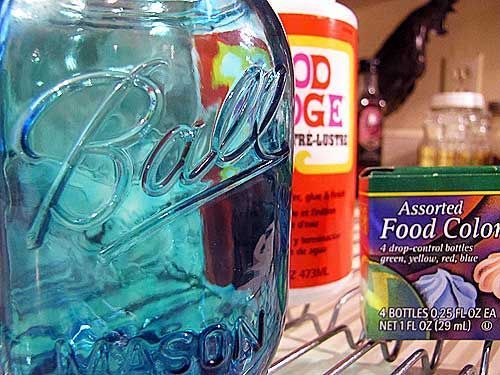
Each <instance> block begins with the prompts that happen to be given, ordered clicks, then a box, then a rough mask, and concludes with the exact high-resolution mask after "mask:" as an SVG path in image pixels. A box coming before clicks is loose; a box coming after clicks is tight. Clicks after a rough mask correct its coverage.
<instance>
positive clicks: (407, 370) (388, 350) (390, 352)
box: [268, 220, 500, 375]
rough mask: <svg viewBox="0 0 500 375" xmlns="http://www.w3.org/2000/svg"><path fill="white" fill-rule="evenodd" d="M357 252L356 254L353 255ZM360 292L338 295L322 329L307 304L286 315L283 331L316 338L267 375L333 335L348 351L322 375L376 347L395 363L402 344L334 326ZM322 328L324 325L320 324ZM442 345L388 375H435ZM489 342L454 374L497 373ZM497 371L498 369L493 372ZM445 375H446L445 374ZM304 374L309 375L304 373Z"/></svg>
mask: <svg viewBox="0 0 500 375" xmlns="http://www.w3.org/2000/svg"><path fill="white" fill-rule="evenodd" d="M354 239H355V240H354V246H355V255H359V226H358V223H357V220H356V223H355V230H354ZM356 253H358V254H356ZM353 272H354V273H355V274H357V273H359V267H357V268H355V270H354V271H353ZM359 298H360V290H359V288H358V287H355V288H352V289H350V290H348V291H347V292H345V294H344V295H342V296H341V297H340V298H339V299H338V301H337V302H336V304H335V305H333V308H332V310H331V312H330V315H329V322H328V324H327V326H326V328H325V329H323V328H322V326H321V322H320V319H319V316H318V315H317V314H316V313H314V312H312V309H311V305H305V306H303V307H302V308H301V310H300V312H299V314H298V315H296V316H292V313H291V312H289V313H288V316H287V323H286V326H285V332H286V331H289V330H292V329H293V328H297V327H300V326H304V325H307V324H312V326H313V329H314V333H315V335H316V337H314V338H313V339H312V340H310V341H308V342H306V343H304V344H303V345H301V346H299V347H297V348H295V349H293V350H291V351H289V352H288V353H287V354H285V355H283V356H282V357H281V358H278V359H276V360H275V362H274V363H273V364H272V365H271V368H270V369H269V372H268V374H269V375H274V374H276V373H278V372H279V373H280V374H287V373H288V371H287V369H288V367H287V366H290V365H291V364H292V363H294V362H295V361H297V360H298V359H300V358H301V357H303V356H305V355H306V354H308V353H311V352H312V351H313V350H314V349H316V348H318V347H319V346H320V345H322V344H325V343H328V341H329V340H331V339H333V338H334V337H336V336H345V341H346V343H347V345H348V347H349V348H350V353H349V354H348V355H347V356H345V357H343V358H341V359H340V360H339V361H338V362H337V363H335V364H334V365H333V366H331V367H330V368H329V369H328V370H326V371H325V372H323V373H322V375H339V374H344V372H345V371H346V370H348V369H352V368H353V367H354V365H355V364H356V363H358V362H359V361H360V359H362V358H363V357H364V356H365V355H366V354H367V353H368V352H371V351H372V350H374V349H376V348H379V349H380V352H381V359H382V358H383V361H385V362H387V363H393V362H396V361H397V360H398V359H399V360H400V357H403V356H402V355H401V352H402V350H401V349H402V347H403V345H404V343H403V342H402V341H394V342H388V341H374V340H368V339H367V338H366V336H365V333H364V332H363V331H361V333H360V334H359V337H358V338H357V339H355V337H354V334H353V330H352V328H351V327H350V326H348V325H346V324H338V322H339V316H340V314H341V311H342V310H343V309H345V308H346V305H348V304H350V303H351V304H352V302H353V301H354V302H359ZM323 325H324V324H323ZM444 344H445V342H444V341H443V340H440V341H435V342H434V344H433V349H432V350H429V349H424V348H420V349H417V350H413V351H411V352H410V354H406V355H405V357H406V358H403V359H402V360H401V364H400V365H399V366H398V367H397V368H396V369H395V370H392V372H390V374H391V375H406V374H412V373H414V371H415V370H416V368H417V367H419V368H420V373H423V374H424V375H433V374H436V373H438V372H439V369H440V361H441V358H442V354H443V347H444ZM492 345H493V342H492V341H485V342H484V344H483V347H482V357H481V360H480V362H479V368H476V366H474V365H472V364H466V365H465V367H463V368H462V370H460V371H458V372H457V375H497V374H500V372H496V373H495V374H491V373H490V372H489V367H490V359H491V358H490V357H491V352H492ZM496 370H498V369H496ZM315 373H318V372H315ZM447 373H449V372H447ZM304 375H309V374H308V373H304Z"/></svg>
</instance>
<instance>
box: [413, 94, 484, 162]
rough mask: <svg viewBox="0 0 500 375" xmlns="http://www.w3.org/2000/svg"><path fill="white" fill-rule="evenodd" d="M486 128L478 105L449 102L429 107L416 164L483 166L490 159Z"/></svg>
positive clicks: (482, 113) (482, 112)
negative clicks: (430, 108) (448, 103)
mask: <svg viewBox="0 0 500 375" xmlns="http://www.w3.org/2000/svg"><path fill="white" fill-rule="evenodd" d="M453 94H468V93H453ZM440 95H444V94H440ZM461 96H462V97H467V96H466V95H461ZM489 130H490V126H489V120H488V116H487V114H486V112H485V111H484V110H483V109H482V108H481V107H480V106H479V105H477V106H470V107H465V106H460V105H459V104H457V103H451V104H450V105H448V106H439V107H435V108H432V110H431V111H430V113H429V115H428V116H427V119H426V121H425V124H424V140H423V141H422V143H421V144H420V146H419V157H418V159H419V165H420V166H467V165H487V164H489V163H490V160H491V146H490V139H489Z"/></svg>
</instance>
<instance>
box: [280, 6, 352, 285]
mask: <svg viewBox="0 0 500 375" xmlns="http://www.w3.org/2000/svg"><path fill="white" fill-rule="evenodd" d="M280 16H281V18H282V20H283V23H284V26H285V29H286V31H287V34H288V38H289V42H290V45H291V50H292V55H293V62H294V68H295V90H296V94H295V116H294V120H295V121H294V123H295V128H294V131H295V170H294V182H293V203H292V209H293V218H292V244H291V258H290V264H291V270H290V285H291V287H292V288H304V287H313V286H320V285H324V284H328V283H331V282H333V281H337V280H340V279H342V278H343V277H345V276H347V275H348V274H349V272H350V271H351V264H352V240H353V234H352V229H353V212H354V202H355V178H356V176H355V173H356V172H355V166H356V160H355V159H356V153H355V149H356V144H357V137H356V129H357V126H356V100H355V98H356V75H357V70H356V69H357V32H356V30H355V29H354V28H353V27H352V26H350V25H348V24H346V23H344V22H341V21H337V20H333V19H329V18H325V17H316V16H309V15H294V14H282V15H280Z"/></svg>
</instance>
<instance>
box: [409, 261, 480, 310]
mask: <svg viewBox="0 0 500 375" xmlns="http://www.w3.org/2000/svg"><path fill="white" fill-rule="evenodd" d="M413 285H414V287H415V289H416V290H417V291H418V292H419V293H420V295H421V296H422V298H423V300H424V301H425V304H426V305H427V307H428V308H431V309H438V310H440V311H442V310H443V309H449V308H452V309H453V310H455V311H456V310H457V309H463V310H464V311H468V310H470V309H473V308H475V307H476V299H477V290H476V288H475V287H474V285H472V284H471V283H469V282H467V281H465V280H464V278H463V277H461V276H458V275H454V274H451V273H450V272H448V271H446V270H444V269H441V268H438V270H437V272H436V273H434V274H430V275H424V276H422V277H420V279H418V281H416V282H415V283H414V284H413ZM446 318H448V319H454V318H455V314H454V313H453V314H451V315H449V316H448V317H446Z"/></svg>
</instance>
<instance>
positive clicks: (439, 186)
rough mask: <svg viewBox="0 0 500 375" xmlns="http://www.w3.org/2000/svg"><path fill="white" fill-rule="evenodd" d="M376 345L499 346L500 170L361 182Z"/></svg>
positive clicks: (375, 173)
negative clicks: (389, 342) (427, 342)
mask: <svg viewBox="0 0 500 375" xmlns="http://www.w3.org/2000/svg"><path fill="white" fill-rule="evenodd" d="M359 196H360V198H359V206H360V218H361V219H360V226H361V228H360V229H361V252H362V276H363V282H362V289H363V319H364V324H365V329H366V333H367V336H368V338H370V339H398V340H422V339H433V340H434V339H447V340H454V339H457V340H464V339H470V340H498V339H500V319H499V315H500V167H461V168H444V167H443V168H416V167H415V168H413V167H411V168H393V169H385V168H384V169H381V168H379V169H368V170H366V171H364V172H363V173H362V174H361V176H360V192H359Z"/></svg>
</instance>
